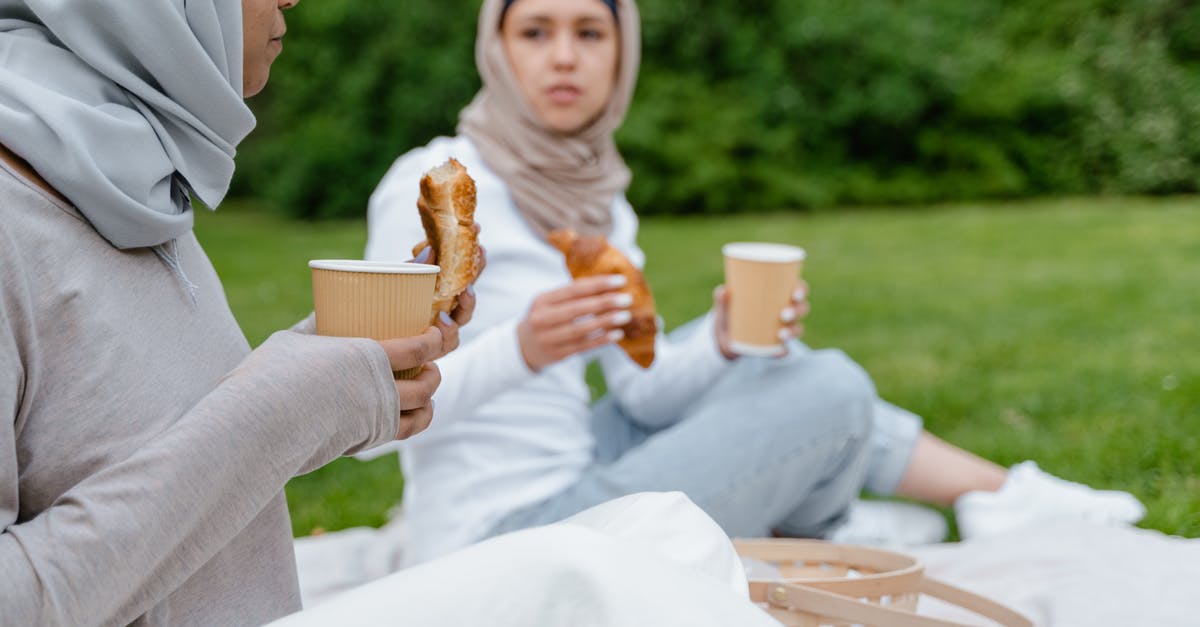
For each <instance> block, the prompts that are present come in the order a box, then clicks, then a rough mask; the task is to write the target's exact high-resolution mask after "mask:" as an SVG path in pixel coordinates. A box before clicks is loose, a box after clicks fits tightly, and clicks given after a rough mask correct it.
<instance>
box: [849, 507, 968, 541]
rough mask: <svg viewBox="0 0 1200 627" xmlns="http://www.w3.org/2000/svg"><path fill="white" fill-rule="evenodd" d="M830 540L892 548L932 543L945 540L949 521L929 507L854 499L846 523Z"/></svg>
mask: <svg viewBox="0 0 1200 627" xmlns="http://www.w3.org/2000/svg"><path fill="white" fill-rule="evenodd" d="M827 539H828V540H830V541H831V542H841V543H843V544H860V545H866V546H878V547H889V548H903V547H906V546H916V545H920V544H932V543H934V542H941V541H942V540H945V539H946V519H944V518H942V515H941V514H940V513H938V512H936V511H934V510H932V509H930V508H928V507H922V506H920V505H913V504H911V503H900V502H896V501H862V500H855V501H854V502H853V503H851V504H850V510H849V512H847V518H846V522H845V523H843V524H842V526H840V527H838V528H837V529H834V530H833V531H832V532H831V533H830V534H829V537H828V538H827Z"/></svg>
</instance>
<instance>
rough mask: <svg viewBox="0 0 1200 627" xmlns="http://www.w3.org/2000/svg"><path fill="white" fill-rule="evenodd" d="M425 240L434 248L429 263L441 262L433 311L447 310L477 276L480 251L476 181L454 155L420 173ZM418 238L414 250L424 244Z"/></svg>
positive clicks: (420, 202)
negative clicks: (423, 174) (477, 234)
mask: <svg viewBox="0 0 1200 627" xmlns="http://www.w3.org/2000/svg"><path fill="white" fill-rule="evenodd" d="M417 210H418V211H419V212H420V214H421V226H423V227H425V236H426V238H427V239H426V242H427V243H428V245H429V246H431V247H432V248H433V256H432V257H431V258H430V260H429V263H433V264H437V265H438V266H441V272H439V273H438V280H437V286H436V287H434V295H433V313H434V316H436V315H437V314H438V312H442V311H444V312H447V313H448V312H450V311H451V310H453V309H454V299H455V298H457V297H458V295H459V294H461V293H462V292H463V290H465V289H467V286H468V285H470V284H471V283H473V282H474V281H475V279H477V278H479V273H480V272H481V271H482V270H483V253H482V251H481V250H480V248H479V241H478V237H477V236H476V234H475V229H474V224H475V181H474V180H472V179H471V177H470V176H468V175H467V170H466V168H464V167H463V166H462V164H461V163H459V162H458V161H457V160H455V159H450V160H449V161H447V162H446V163H444V164H442V165H440V166H438V167H436V168H434V169H432V170H430V171H429V172H426V173H425V176H423V177H421V195H420V197H419V198H417ZM426 242H421V243H420V244H417V246H416V247H414V254H416V253H417V252H420V250H421V249H422V248H424V247H425V244H426Z"/></svg>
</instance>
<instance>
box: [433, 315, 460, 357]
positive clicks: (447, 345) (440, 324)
mask: <svg viewBox="0 0 1200 627" xmlns="http://www.w3.org/2000/svg"><path fill="white" fill-rule="evenodd" d="M435 324H436V325H437V328H438V329H441V331H442V355H445V354H447V353H449V352H450V351H452V350H454V349H456V348H458V323H456V322H454V320H453V319H452V318H451V317H450V314H448V313H446V312H444V311H439V312H438V315H437V319H436V320H435Z"/></svg>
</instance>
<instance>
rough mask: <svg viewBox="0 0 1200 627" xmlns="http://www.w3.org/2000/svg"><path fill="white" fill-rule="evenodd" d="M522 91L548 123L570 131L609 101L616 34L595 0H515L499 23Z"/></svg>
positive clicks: (609, 16)
mask: <svg viewBox="0 0 1200 627" xmlns="http://www.w3.org/2000/svg"><path fill="white" fill-rule="evenodd" d="M500 34H501V37H502V39H503V41H504V51H505V54H506V55H507V56H508V63H509V65H510V66H511V67H512V69H513V73H514V74H515V75H516V77H517V83H518V84H519V85H520V86H521V93H522V94H523V95H524V96H525V99H526V101H527V102H529V104H530V106H531V107H533V111H534V113H535V114H537V116H538V119H539V120H541V122H542V124H545V125H546V127H547V128H549V129H550V130H553V131H557V132H559V133H572V132H575V131H577V130H579V129H581V128H583V127H584V126H585V125H587V124H588V123H589V122H591V121H592V120H593V119H595V118H596V116H598V115H599V114H600V112H601V111H603V110H604V108H605V106H607V105H608V99H609V96H611V95H612V92H613V85H614V83H615V81H616V74H617V61H618V56H619V53H618V51H619V50H620V48H619V44H620V35H619V33H618V32H617V22H616V18H615V17H614V16H613V13H612V11H611V10H610V9H609V8H608V6H607V5H605V4H604V3H603V2H600V1H599V0H518V1H517V2H515V3H513V5H512V6H511V7H509V9H508V13H507V14H506V15H505V17H504V23H503V26H502V28H501V32H500Z"/></svg>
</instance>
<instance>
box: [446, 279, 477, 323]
mask: <svg viewBox="0 0 1200 627" xmlns="http://www.w3.org/2000/svg"><path fill="white" fill-rule="evenodd" d="M476 302H477V301H476V299H475V286H473V285H468V286H467V291H465V292H463V293H461V294H459V295H458V300H457V301H455V303H456V304H455V305H454V311H453V312H452V313H451V314H450V317H452V318H454V322H455V323H456V324H458V326H460V327H461V326H463V325H465V324H467V323H468V322H470V321H471V318H472V317H473V316H474V315H475V303H476Z"/></svg>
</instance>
